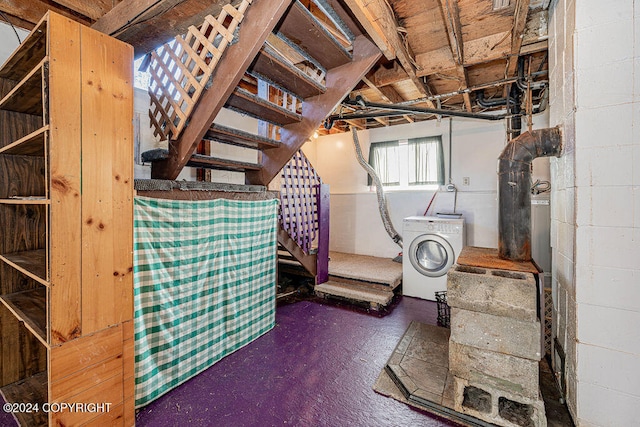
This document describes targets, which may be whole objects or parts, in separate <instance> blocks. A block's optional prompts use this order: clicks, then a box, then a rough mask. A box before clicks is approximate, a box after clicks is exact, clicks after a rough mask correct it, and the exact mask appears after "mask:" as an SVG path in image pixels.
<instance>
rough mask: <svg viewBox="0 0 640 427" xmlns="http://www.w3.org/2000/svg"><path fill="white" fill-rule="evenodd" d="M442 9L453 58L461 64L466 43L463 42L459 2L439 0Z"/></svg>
mask: <svg viewBox="0 0 640 427" xmlns="http://www.w3.org/2000/svg"><path fill="white" fill-rule="evenodd" d="M439 3H440V10H441V11H442V15H443V18H444V23H445V26H446V27H447V35H448V36H449V46H450V47H451V53H452V54H453V60H454V61H455V62H456V64H458V65H461V64H462V63H463V58H464V45H463V42H462V26H461V25H460V11H459V10H458V2H457V1H453V0H439Z"/></svg>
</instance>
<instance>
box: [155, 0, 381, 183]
mask: <svg viewBox="0 0 640 427" xmlns="http://www.w3.org/2000/svg"><path fill="white" fill-rule="evenodd" d="M247 1H248V0H247ZM323 3H325V2H323ZM331 3H332V6H333V7H335V8H336V9H335V10H331V11H330V13H328V14H327V15H328V16H327V15H323V16H320V17H319V16H318V15H321V14H319V12H317V10H316V9H317V8H315V7H314V13H312V12H311V11H310V10H309V9H308V8H307V7H305V6H304V5H303V3H301V2H300V1H297V0H296V1H291V0H270V1H268V2H267V1H263V0H253V2H252V3H251V4H250V5H249V6H248V7H246V10H245V11H244V16H243V18H242V21H241V23H240V24H239V25H238V27H237V30H235V33H234V34H235V36H234V40H233V42H232V43H230V44H229V45H228V46H226V49H225V51H224V54H223V55H222V56H221V58H220V59H219V60H218V61H217V65H216V68H215V69H214V70H213V72H212V74H211V77H210V81H209V82H208V83H207V84H206V87H205V88H204V89H203V90H202V93H201V95H200V97H199V99H198V100H196V101H194V102H193V104H194V107H193V109H192V111H190V112H189V116H188V117H187V118H186V119H184V120H183V119H182V118H181V115H182V113H181V112H180V111H178V114H177V115H175V117H172V116H171V115H169V116H168V122H173V121H180V122H181V123H186V124H185V125H184V128H183V129H181V130H180V132H179V133H178V132H167V137H168V139H169V147H168V150H166V151H165V152H163V153H154V154H153V155H152V156H151V155H150V156H145V160H147V161H152V178H157V179H176V177H177V176H178V174H179V173H180V171H181V170H182V169H183V168H184V167H185V166H191V167H201V168H210V169H221V170H233V171H242V172H245V173H246V175H245V176H246V183H247V184H255V185H268V184H269V182H271V180H272V179H273V178H274V177H275V176H276V175H277V174H278V173H279V172H280V170H281V169H282V167H283V166H284V165H285V164H286V163H287V162H288V161H289V159H290V158H291V157H292V156H293V154H294V153H296V152H297V151H298V149H299V148H300V147H301V146H302V145H303V144H304V142H305V141H306V140H307V139H308V138H309V137H310V136H311V135H312V134H313V133H314V131H315V130H316V129H317V128H318V126H320V125H321V123H322V122H323V120H324V119H325V117H326V116H327V115H328V114H330V113H331V112H332V110H333V109H334V108H335V106H336V105H337V104H338V103H339V102H340V101H341V100H342V99H343V98H344V97H345V96H346V95H347V94H348V93H349V92H350V90H351V89H352V88H353V87H354V86H355V85H356V84H357V83H358V82H359V81H360V79H361V78H362V77H363V76H364V75H365V73H366V72H367V71H368V70H369V68H371V66H372V65H374V64H375V62H376V61H377V60H378V58H379V57H380V55H381V53H380V51H379V50H378V48H377V47H376V46H375V45H374V44H373V43H372V42H371V41H370V40H369V39H368V38H366V37H365V36H364V35H363V34H361V33H360V32H359V31H358V29H357V26H356V25H355V24H354V23H353V22H351V21H350V18H349V16H348V14H347V13H346V12H345V11H344V10H342V9H341V8H340V6H339V4H338V3H333V2H331ZM312 4H314V3H313V2H312ZM321 18H322V19H321ZM329 18H331V19H329ZM209 31H210V30H209ZM177 44H181V45H184V42H180V43H176V45H177ZM193 50H194V51H195V52H196V53H198V52H199V50H198V49H197V48H196V49H193ZM176 56H178V55H176ZM205 59H206V58H203V60H205ZM201 62H202V61H201ZM167 74H168V73H167ZM179 92H184V93H188V92H189V91H188V90H181V91H179ZM222 107H227V108H230V109H232V110H235V111H238V112H241V113H242V114H246V115H248V116H251V117H255V118H257V119H259V120H261V121H263V122H264V125H263V126H261V132H260V133H261V135H252V134H249V133H246V132H242V131H238V130H235V129H230V128H225V127H223V126H219V125H215V124H213V121H214V118H215V117H216V116H217V114H218V112H219V111H220V109H221V108H222ZM180 109H182V110H185V108H181V107H179V106H178V107H176V108H175V110H180ZM153 121H156V122H158V117H154V118H152V122H153ZM170 124H171V123H170ZM159 128H162V125H161V124H159ZM202 140H204V141H216V142H219V143H224V144H234V145H241V146H244V147H249V148H253V149H256V150H258V151H259V155H258V162H257V163H256V164H250V163H238V162H232V161H228V160H226V161H225V160H223V159H220V158H216V157H215V155H214V154H212V155H210V156H207V155H203V154H198V153H196V149H197V147H198V145H199V144H200V142H201V141H202ZM209 157H210V158H209Z"/></svg>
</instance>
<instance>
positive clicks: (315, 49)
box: [279, 1, 352, 69]
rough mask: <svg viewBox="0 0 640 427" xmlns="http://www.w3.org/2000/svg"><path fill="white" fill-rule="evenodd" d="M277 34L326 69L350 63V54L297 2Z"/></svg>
mask: <svg viewBox="0 0 640 427" xmlns="http://www.w3.org/2000/svg"><path fill="white" fill-rule="evenodd" d="M279 32H280V33H282V34H283V35H284V36H285V37H287V38H288V39H289V40H292V41H294V42H295V43H296V44H297V45H298V46H300V47H301V48H302V49H304V50H305V51H306V52H307V53H308V54H309V55H311V56H312V57H313V58H315V59H316V60H317V61H318V62H319V63H320V64H322V66H323V67H325V68H326V69H331V68H335V67H338V66H340V65H344V64H346V63H348V62H351V59H352V55H351V53H350V52H349V51H348V50H347V49H346V48H345V47H344V46H343V45H342V44H341V43H340V41H339V40H338V39H337V38H336V37H335V36H334V35H333V34H331V33H330V32H329V31H328V30H327V29H326V28H325V26H324V25H323V24H322V23H321V22H320V21H319V20H318V19H317V18H316V17H315V16H313V14H312V13H311V12H310V11H309V10H308V9H307V8H306V7H304V5H303V4H302V3H300V2H299V1H296V2H295V3H294V4H293V6H291V9H289V12H288V13H287V15H286V17H285V18H284V20H283V22H282V23H281V24H280V28H279Z"/></svg>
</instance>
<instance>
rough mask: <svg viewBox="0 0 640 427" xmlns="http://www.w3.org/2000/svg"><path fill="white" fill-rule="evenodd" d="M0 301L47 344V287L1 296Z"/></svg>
mask: <svg viewBox="0 0 640 427" xmlns="http://www.w3.org/2000/svg"><path fill="white" fill-rule="evenodd" d="M0 301H2V303H3V304H4V305H5V306H6V307H7V308H8V309H9V311H11V312H12V313H13V314H14V315H15V316H16V317H17V318H18V319H19V320H21V321H22V322H24V326H25V327H26V328H27V329H28V330H30V331H31V332H32V333H33V334H34V335H35V336H36V338H38V340H39V341H40V342H41V343H42V344H43V345H45V346H46V347H49V345H48V344H47V333H46V330H47V289H46V288H45V287H38V288H37V289H33V290H30V291H22V292H15V293H13V294H6V295H2V296H0Z"/></svg>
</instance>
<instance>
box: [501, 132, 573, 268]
mask: <svg viewBox="0 0 640 427" xmlns="http://www.w3.org/2000/svg"><path fill="white" fill-rule="evenodd" d="M561 153H562V135H561V133H560V129H559V128H558V127H555V128H548V129H539V130H533V131H530V132H525V133H523V134H521V135H520V136H518V137H516V138H514V139H512V140H511V141H510V142H509V143H508V144H507V146H506V147H505V149H504V151H503V152H502V154H500V157H499V163H498V193H499V194H498V204H499V212H498V255H499V256H500V258H502V259H508V260H512V261H531V162H532V161H533V159H535V158H538V157H549V156H556V157H560V154H561Z"/></svg>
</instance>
